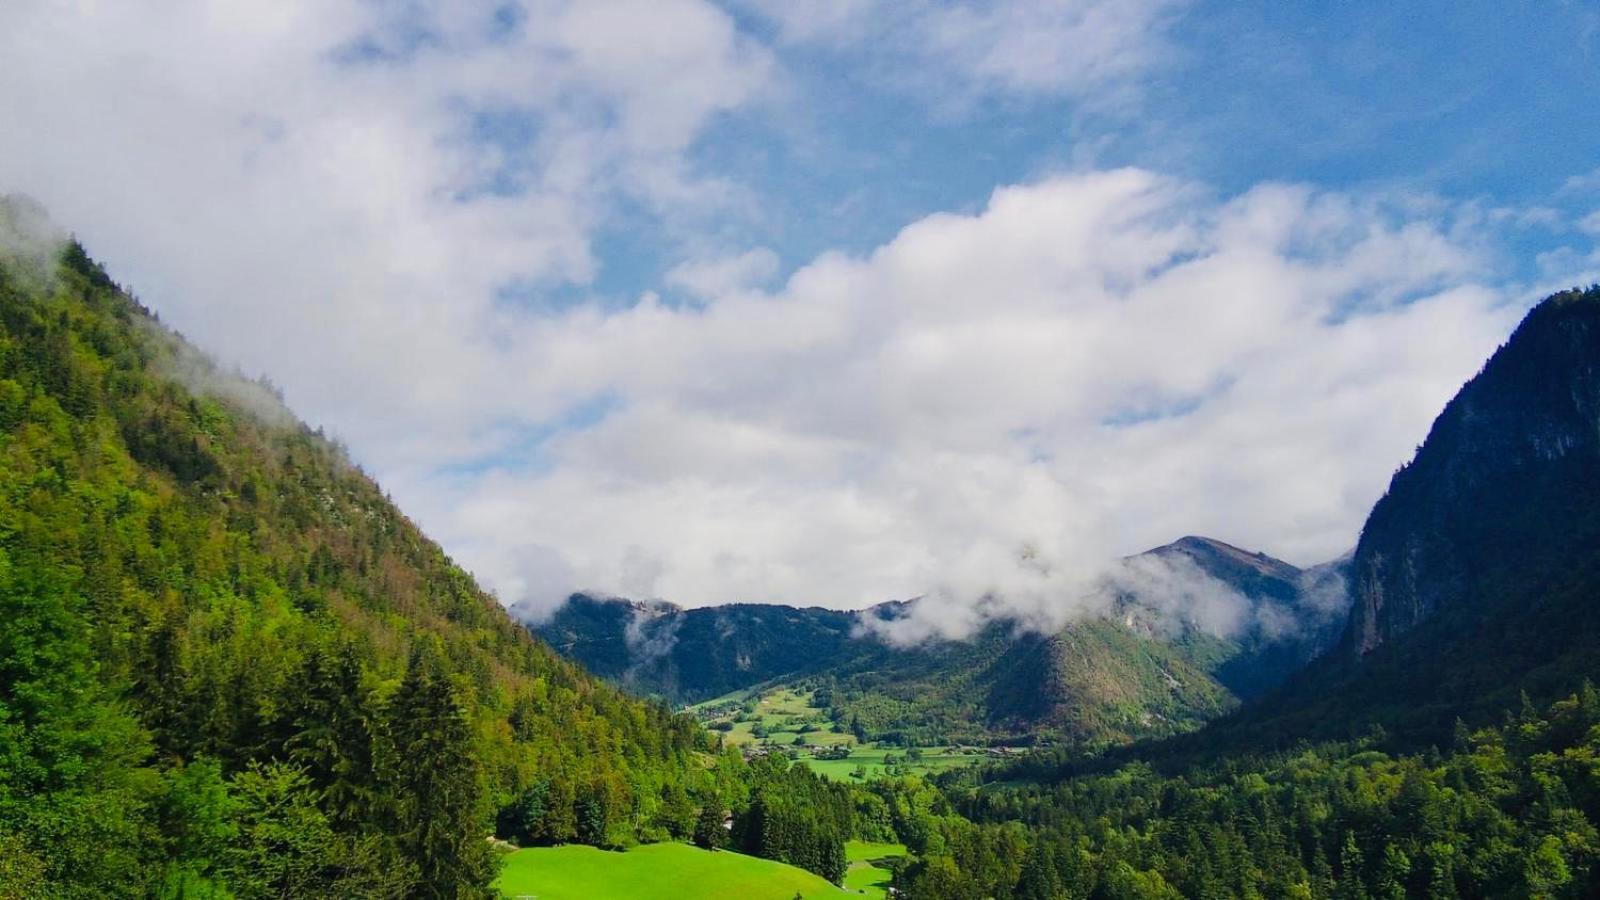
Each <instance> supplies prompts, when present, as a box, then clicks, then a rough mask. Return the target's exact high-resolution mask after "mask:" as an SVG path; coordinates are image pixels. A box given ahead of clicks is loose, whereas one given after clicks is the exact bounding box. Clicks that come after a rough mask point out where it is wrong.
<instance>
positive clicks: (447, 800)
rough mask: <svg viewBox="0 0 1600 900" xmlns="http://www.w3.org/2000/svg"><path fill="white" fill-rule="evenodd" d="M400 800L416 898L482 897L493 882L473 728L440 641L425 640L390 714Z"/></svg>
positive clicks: (416, 651)
mask: <svg viewBox="0 0 1600 900" xmlns="http://www.w3.org/2000/svg"><path fill="white" fill-rule="evenodd" d="M389 729H390V733H391V734H392V735H393V738H394V745H395V754H396V764H397V769H398V771H397V772H396V776H397V777H396V781H397V786H398V788H399V793H400V810H399V812H400V843H401V846H402V848H403V849H404V850H405V851H406V854H407V855H408V856H409V857H410V858H411V859H412V860H414V861H415V862H416V864H417V868H418V870H419V873H420V881H419V883H418V884H417V886H416V891H415V893H416V895H417V896H420V897H430V898H454V897H474V896H481V895H483V894H484V893H485V892H487V890H488V885H489V881H490V879H491V878H492V875H493V867H492V859H491V857H490V848H489V845H488V842H487V841H485V840H484V835H485V833H486V831H487V829H485V828H484V827H483V825H484V823H483V822H482V819H483V818H484V817H483V816H482V815H481V814H480V810H481V809H482V806H483V803H482V797H481V796H480V789H479V787H478V779H477V772H476V764H475V762H474V760H473V756H472V753H471V746H472V726H471V723H470V722H468V721H467V712H466V709H465V708H464V707H463V706H462V704H461V702H460V700H459V699H458V698H457V696H456V691H455V688H454V687H453V686H452V685H451V684H450V682H449V680H448V678H447V677H446V676H445V674H444V672H443V670H442V666H441V663H440V651H439V649H438V647H437V646H436V645H435V643H434V641H432V640H428V639H424V640H419V641H418V642H417V644H416V646H415V647H413V649H412V653H411V660H410V664H409V665H408V667H407V669H406V675H405V678H404V679H403V680H402V681H401V682H400V688H399V690H398V691H397V692H396V693H395V696H394V700H393V701H392V702H391V703H390V707H389Z"/></svg>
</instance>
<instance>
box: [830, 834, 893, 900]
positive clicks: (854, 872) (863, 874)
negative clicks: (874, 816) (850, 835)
mask: <svg viewBox="0 0 1600 900" xmlns="http://www.w3.org/2000/svg"><path fill="white" fill-rule="evenodd" d="M844 854H845V858H846V859H848V860H849V861H850V868H849V869H848V870H847V871H846V872H845V875H844V886H845V888H846V889H848V890H850V891H852V892H855V893H858V894H862V895H865V896H866V897H868V898H871V900H883V898H886V897H888V896H889V877H890V872H889V870H888V869H887V868H885V867H884V866H881V865H877V863H878V862H880V861H882V860H885V859H890V858H892V857H897V856H905V855H906V848H905V846H904V845H902V844H874V843H870V842H868V841H847V842H845V845H844Z"/></svg>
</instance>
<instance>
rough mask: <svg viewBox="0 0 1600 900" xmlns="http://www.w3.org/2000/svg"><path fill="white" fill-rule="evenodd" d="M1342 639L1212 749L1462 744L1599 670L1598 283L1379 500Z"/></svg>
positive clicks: (1559, 299)
mask: <svg viewBox="0 0 1600 900" xmlns="http://www.w3.org/2000/svg"><path fill="white" fill-rule="evenodd" d="M1349 569H1350V585H1351V594H1352V606H1351V609H1350V614H1349V617H1348V620H1347V622H1346V624H1345V625H1344V627H1343V629H1342V633H1341V634H1340V636H1339V639H1338V644H1337V648H1336V650H1334V651H1333V652H1330V653H1328V654H1326V655H1325V656H1324V657H1322V658H1321V659H1319V660H1317V662H1316V663H1314V664H1313V665H1311V666H1309V667H1307V668H1306V669H1305V670H1304V671H1302V672H1300V673H1298V674H1296V675H1295V676H1293V677H1292V678H1290V679H1289V680H1288V682H1287V683H1286V684H1285V686H1284V687H1283V689H1282V690H1280V691H1277V692H1275V693H1274V694H1273V695H1272V696H1270V697H1268V698H1267V699H1266V700H1265V701H1264V702H1263V703H1261V704H1260V705H1258V706H1256V707H1253V708H1250V709H1247V710H1245V711H1244V712H1242V713H1241V714H1240V715H1239V716H1238V717H1237V720H1236V721H1229V722H1224V723H1220V727H1218V728H1214V729H1211V730H1210V731H1209V732H1208V733H1206V734H1201V735H1197V736H1195V738H1194V740H1193V741H1192V742H1190V744H1191V745H1193V746H1196V747H1205V748H1211V749H1215V748H1219V747H1245V746H1251V747H1267V746H1273V745H1274V744H1276V745H1288V744H1291V743H1294V742H1297V741H1301V740H1304V739H1307V738H1311V739H1318V738H1332V739H1346V738H1352V737H1356V736H1359V735H1362V734H1365V733H1367V732H1369V731H1370V730H1371V729H1372V728H1373V727H1374V726H1379V727H1381V728H1382V729H1384V731H1385V733H1387V734H1388V735H1389V736H1390V738H1391V739H1392V740H1393V741H1395V742H1396V743H1397V744H1398V745H1402V746H1426V745H1428V744H1438V743H1442V742H1447V741H1449V740H1450V739H1451V735H1452V733H1453V730H1454V728H1455V725H1456V722H1457V720H1458V719H1459V720H1465V721H1466V723H1467V724H1468V725H1474V724H1483V723H1489V722H1493V721H1498V720H1499V719H1500V718H1501V717H1502V716H1503V715H1504V714H1505V713H1506V711H1507V710H1518V709H1523V708H1525V707H1526V706H1527V703H1528V700H1529V699H1530V698H1531V700H1532V701H1534V702H1541V701H1542V702H1549V701H1552V700H1555V699H1558V698H1559V697H1561V696H1564V695H1565V694H1566V693H1567V692H1570V691H1572V690H1574V689H1576V688H1577V686H1578V685H1579V684H1580V683H1581V682H1582V681H1583V680H1584V679H1586V678H1597V677H1600V666H1597V664H1596V660H1600V602H1596V598H1600V289H1597V288H1590V289H1589V290H1587V291H1568V292H1565V293H1561V294H1557V295H1555V296H1552V297H1550V298H1548V299H1546V300H1545V301H1543V302H1542V303H1540V304H1539V305H1537V306H1536V307H1535V308H1534V309H1533V310H1532V311H1530V312H1529V313H1528V315H1527V316H1526V318H1525V319H1524V320H1523V321H1522V323H1521V324H1520V325H1519V326H1518V327H1517V329H1516V330H1515V332H1513V334H1512V335H1511V337H1510V338H1509V339H1508V340H1507V342H1506V343H1505V344H1504V345H1503V346H1502V347H1501V348H1500V349H1499V350H1497V351H1496V352H1495V353H1494V355H1493V356H1492V357H1491V358H1490V359H1489V360H1488V362H1487V363H1486V364H1485V365H1484V367H1483V369H1482V370H1481V371H1480V372H1479V373H1478V374H1477V375H1476V376H1474V377H1473V378H1472V379H1471V380H1470V381H1468V382H1467V383H1466V385H1465V386H1463V387H1462V389H1461V390H1460V392H1459V393H1457V394H1456V396H1455V397H1454V398H1453V399H1452V400H1451V401H1450V402H1449V403H1448V404H1447V405H1446V406H1445V408H1444V410H1443V411H1442V412H1441V413H1440V414H1439V416H1438V418H1437V419H1436V420H1435V422H1434V423H1433V426H1432V428H1431V429H1430V430H1429V433H1428V436H1427V439H1426V440H1425V441H1424V442H1423V444H1422V446H1421V447H1419V448H1418V450H1417V453H1416V455H1415V457H1414V458H1413V459H1412V461H1411V462H1409V463H1407V464H1406V465H1405V466H1403V467H1402V468H1401V469H1400V470H1399V471H1397V472H1396V473H1395V475H1394V477H1393V479H1392V480H1391V482H1390V485H1389V489H1388V491H1387V492H1386V493H1385V495H1384V496H1383V498H1382V499H1381V500H1379V501H1378V503H1377V504H1376V505H1375V506H1374V507H1373V510H1372V513H1371V515H1370V516H1369V517H1368V520H1367V522H1366V524H1365V526H1364V527H1363V529H1362V532H1361V538H1360V541H1359V543H1358V544H1357V547H1356V551H1355V554H1354V556H1353V558H1352V559H1351V560H1350V562H1349Z"/></svg>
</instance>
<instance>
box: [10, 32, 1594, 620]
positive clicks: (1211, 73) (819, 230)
mask: <svg viewBox="0 0 1600 900" xmlns="http://www.w3.org/2000/svg"><path fill="white" fill-rule="evenodd" d="M1595 97H1600V5H1597V4H1595V3H1582V2H1516V3H1505V2H1473V0H1465V2H1452V3H1443V2H1418V3H1409V4H1393V3H1377V2H1350V3H1339V4H1292V3H1291V4H1285V3H1268V2H1227V3H1223V2H1204V0H1116V2H1096V0H991V2H949V3H935V2H928V0H897V2H888V0H813V2H808V3H792V2H781V0H726V2H710V0H584V2H572V3H569V2H558V0H526V2H519V0H492V2H486V0H452V2H430V0H271V2H267V0H256V2H245V0H227V2H224V0H209V2H208V0H121V2H104V0H7V2H5V3H3V4H0V191H5V192H20V193H25V194H27V195H29V196H31V197H33V198H35V199H37V200H39V201H40V202H42V203H43V204H44V205H45V206H47V207H48V208H49V209H50V210H51V214H52V216H53V217H54V219H55V220H56V221H57V222H58V223H59V224H60V225H61V226H63V227H65V228H68V229H70V230H72V231H73V232H74V233H76V234H77V235H78V236H79V238H80V239H81V240H82V241H83V242H84V243H85V244H86V245H87V246H88V248H89V250H90V252H91V253H92V254H94V255H95V256H96V257H98V258H100V259H101V260H103V261H104V262H105V263H106V265H107V266H108V268H109V269H110V271H111V272H112V273H113V275H114V277H116V278H117V279H118V280H119V281H120V282H121V283H123V284H125V285H127V286H128V287H129V288H130V289H131V290H132V291H133V292H134V293H136V294H137V295H138V296H139V297H140V299H141V300H142V301H143V302H145V303H146V304H147V305H148V306H150V307H151V308H153V309H155V310H156V311H157V312H158V313H159V314H160V316H161V318H162V320H163V321H164V322H166V323H167V324H168V325H170V326H172V327H174V328H176V329H178V330H179V331H181V332H182V333H184V334H185V335H186V336H188V337H190V338H191V339H192V340H194V341H195V342H196V343H198V344H199V345H200V346H201V347H203V348H205V349H206V350H207V351H209V352H211V353H212V354H214V355H215V356H216V357H217V358H218V359H219V360H221V361H222V362H224V363H225V364H227V365H233V366H238V367H239V368H240V369H241V370H243V371H244V372H246V373H249V374H251V375H265V376H267V377H268V378H270V379H271V380H272V381H273V382H274V383H275V384H277V385H278V386H280V387H281V388H282V390H283V392H284V394H285V397H286V399H287V401H288V402H289V404H290V405H291V406H292V407H293V408H294V409H295V410H296V412H297V413H299V414H300V415H301V416H303V417H304V418H305V419H306V420H307V421H308V422H310V423H312V424H313V425H317V426H321V427H323V428H325V429H326V430H327V431H329V432H330V433H332V434H334V435H337V436H338V437H339V438H340V439H341V440H342V441H343V442H344V443H345V444H346V445H347V446H348V447H349V449H350V451H351V454H352V456H353V457H354V458H355V459H356V460H357V461H358V462H359V463H360V464H361V465H362V466H363V468H365V469H366V470H367V471H369V472H371V473H373V474H374V475H375V477H376V478H377V479H378V480H379V482H380V483H381V484H382V485H383V486H384V487H385V488H386V489H387V490H388V491H389V492H390V494H391V495H392V496H393V497H394V498H395V499H396V501H397V502H398V503H399V504H400V506H401V508H402V509H404V510H406V511H407V512H408V513H409V514H410V515H411V516H412V517H413V518H415V519H416V520H417V521H418V522H419V523H420V524H421V525H422V526H423V527H424V528H425V529H426V530H427V531H428V533H429V534H430V535H432V536H433V537H434V538H436V539H437V540H439V541H440V542H441V543H442V544H443V545H444V547H445V548H446V550H447V551H448V552H449V553H450V554H451V555H452V556H453V557H454V558H455V559H457V560H458V561H459V562H460V563H461V564H462V565H464V566H465V567H467V568H468V569H469V570H471V571H472V572H474V573H475V574H476V575H477V576H479V578H480V579H481V580H482V581H483V582H484V583H485V584H486V585H487V586H488V587H490V588H491V589H492V590H494V591H495V592H496V593H497V595H498V596H499V597H500V598H501V599H502V601H504V602H506V603H508V604H510V603H521V604H523V605H524V607H525V608H528V609H534V610H546V609H550V608H552V607H553V605H555V604H556V603H558V602H559V601H560V599H561V598H563V597H565V596H566V595H567V594H568V593H570V592H572V591H574V590H585V591H591V592H596V593H605V594H617V595H622V596H629V597H658V598H662V599H665V600H668V601H672V602H675V603H679V604H683V605H687V606H700V605H707V604H714V603H724V602H733V601H744V602H786V603H795V604H803V605H822V606H832V607H849V608H856V607H862V606H865V605H868V604H871V603H876V602H879V601H882V600H888V599H903V598H908V597H914V596H937V597H942V598H944V599H945V601H946V603H947V605H949V606H951V607H955V608H959V607H962V606H963V605H965V606H967V607H974V605H975V604H976V601H977V600H978V598H981V597H991V598H993V597H1008V596H1031V597H1034V598H1036V600H1035V601H1034V602H1042V603H1049V602H1051V601H1050V599H1049V598H1050V597H1052V596H1054V595H1055V594H1056V593H1058V592H1059V591H1060V590H1062V589H1064V588H1063V586H1064V585H1067V584H1071V583H1074V582H1075V581H1077V580H1079V579H1081V578H1083V577H1084V576H1085V574H1086V573H1089V572H1093V571H1095V570H1096V568H1097V567H1100V566H1103V565H1104V564H1105V562H1106V561H1107V560H1111V559H1115V558H1116V557H1118V556H1120V555H1124V554H1129V553H1134V552H1137V551H1140V550H1143V549H1146V548H1149V547H1152V546H1156V545H1159V544H1163V543H1166V542H1168V541H1171V540H1173V539H1175V538H1177V537H1179V536H1181V535H1185V534H1204V535H1208V536H1212V537H1215V538H1219V539H1222V540H1225V541H1228V542H1230V543H1234V544H1236V545H1239V546H1243V547H1246V548H1249V549H1252V550H1263V551H1266V552H1268V553H1272V554H1274V555H1276V556H1279V557H1281V558H1284V559H1286V560H1288V561H1290V562H1294V563H1297V564H1302V565H1308V564H1312V563H1317V562H1320V561H1323V560H1327V559H1330V558H1333V557H1336V556H1338V555H1340V554H1341V553H1343V552H1345V551H1347V550H1348V549H1350V548H1351V547H1353V546H1354V544H1355V541H1356V538H1357V535H1358V533H1359V530H1360V527H1361V523H1362V521H1363V520H1364V518H1365V515H1366V512H1367V510H1368V509H1369V508H1370V506H1371V504H1372V503H1373V502H1374V501H1375V500H1376V499H1377V498H1378V496H1380V495H1381V493H1382V491H1383V489H1384V487H1385V485H1386V484H1387V481H1388V478H1389V477H1390V475H1391V474H1392V473H1393V472H1394V470H1395V469H1396V468H1398V467H1399V466H1400V465H1401V464H1402V463H1403V462H1405V461H1406V459H1407V458H1408V457H1409V456H1410V454H1411V453H1412V451H1413V450H1414V448H1415V447H1416V445H1417V444H1418V443H1420V442H1421V440H1422V439H1423V437H1424V436H1425V435H1426V433H1427V428H1428V426H1429V424H1430V422H1431V421H1432V419H1433V417H1434V415H1435V414H1436V413H1437V412H1438V410H1439V409H1440V408H1441V406H1442V405H1443V404H1444V402H1445V401H1446V400H1447V399H1448V398H1449V397H1450V396H1451V395H1452V394H1453V393H1454V391H1455V389H1456V388H1457V387H1458V386H1459V385H1460V384H1461V383H1462V382H1463V381H1464V380H1465V379H1466V378H1468V377H1470V376H1471V375H1472V374H1473V373H1474V372H1476V371H1477V369H1478V367H1479V366H1480V365H1481V364H1482V362H1483V360H1484V359H1485V358H1486V357H1487V355H1488V354H1489V353H1490V352H1492V351H1493V350H1494V348H1495V347H1496V346H1497V345H1498V344H1499V343H1500V342H1502V341H1503V340H1504V339H1505V337H1506V336H1507V335H1508V334H1509V332H1510V330H1511V328H1512V327H1513V326H1514V325H1515V323H1516V321H1517V320H1518V319H1519V318H1520V316H1521V315H1522V314H1523V313H1524V312H1525V311H1526V310H1527V308H1528V307H1529V306H1530V305H1531V304H1532V303H1533V302H1535V301H1536V300H1537V299H1538V298H1539V297H1541V296H1543V295H1544V294H1547V293H1549V292H1551V291H1553V290H1556V289H1560V288H1564V287H1568V286H1572V285H1577V284H1587V283H1590V282H1593V281H1595V280H1597V279H1600V243H1597V241H1600V104H1596V103H1595V102H1594V98H1595ZM1037 598H1043V599H1037Z"/></svg>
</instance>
